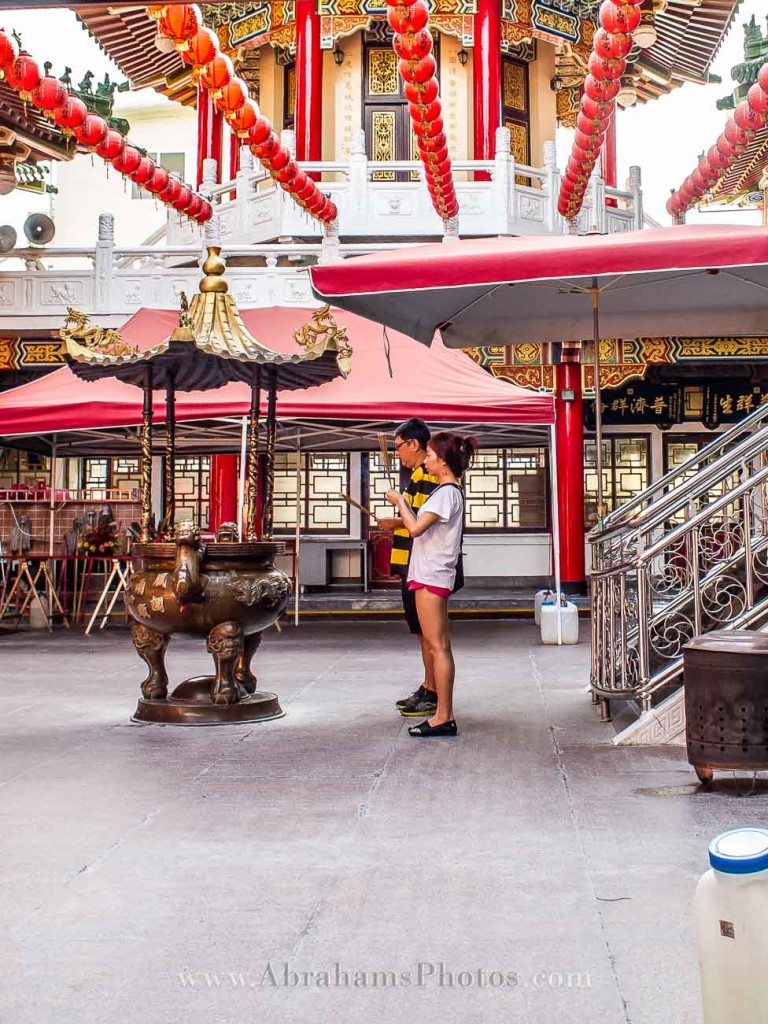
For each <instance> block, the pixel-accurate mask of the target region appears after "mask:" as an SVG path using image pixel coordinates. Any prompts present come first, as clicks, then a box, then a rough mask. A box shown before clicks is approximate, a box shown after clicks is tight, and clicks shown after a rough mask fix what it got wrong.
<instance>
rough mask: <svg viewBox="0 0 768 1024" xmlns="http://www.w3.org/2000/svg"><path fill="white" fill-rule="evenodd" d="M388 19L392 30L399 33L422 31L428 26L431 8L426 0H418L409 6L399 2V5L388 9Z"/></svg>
mask: <svg viewBox="0 0 768 1024" xmlns="http://www.w3.org/2000/svg"><path fill="white" fill-rule="evenodd" d="M387 21H388V22H389V27H390V28H391V29H392V31H393V32H395V33H397V34H398V35H404V34H405V33H406V32H420V31H421V30H422V29H423V28H426V27H427V22H428V21H429V8H428V7H427V5H426V4H425V3H424V0H416V2H415V3H413V4H411V5H410V6H409V7H406V6H405V5H404V4H398V5H397V7H390V8H389V10H388V11H387Z"/></svg>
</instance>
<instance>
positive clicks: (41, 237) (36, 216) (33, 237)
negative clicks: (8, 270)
mask: <svg viewBox="0 0 768 1024" xmlns="http://www.w3.org/2000/svg"><path fill="white" fill-rule="evenodd" d="M24 234H25V235H26V236H27V239H28V240H29V242H30V243H31V244H32V245H48V243H49V242H50V241H52V239H53V236H54V235H55V234H56V226H55V225H54V223H53V221H52V220H51V218H50V217H46V215H45V214H44V213H33V214H31V215H30V216H29V217H27V219H26V220H25V221H24Z"/></svg>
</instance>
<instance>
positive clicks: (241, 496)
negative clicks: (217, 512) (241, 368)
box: [237, 416, 248, 540]
mask: <svg viewBox="0 0 768 1024" xmlns="http://www.w3.org/2000/svg"><path fill="white" fill-rule="evenodd" d="M247 453H248V417H247V416H243V420H242V425H241V427H240V479H239V480H238V484H237V536H238V537H239V538H240V540H242V539H243V516H244V514H245V508H244V506H245V487H246V484H245V478H246V474H247V472H248V469H247V465H246V459H247V458H248V454H247Z"/></svg>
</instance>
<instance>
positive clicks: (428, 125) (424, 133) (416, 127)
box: [412, 117, 444, 139]
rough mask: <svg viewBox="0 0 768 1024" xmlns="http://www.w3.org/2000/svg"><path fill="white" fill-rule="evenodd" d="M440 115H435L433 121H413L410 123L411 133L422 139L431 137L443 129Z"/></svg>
mask: <svg viewBox="0 0 768 1024" xmlns="http://www.w3.org/2000/svg"><path fill="white" fill-rule="evenodd" d="M443 127H444V126H443V119H442V117H436V118H435V120H434V121H414V122H413V124H412V128H413V133H414V135H417V136H418V137H419V138H422V139H433V138H434V137H435V136H436V135H440V133H441V132H442V131H443Z"/></svg>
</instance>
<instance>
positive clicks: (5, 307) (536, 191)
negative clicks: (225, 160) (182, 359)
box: [0, 128, 643, 332]
mask: <svg viewBox="0 0 768 1024" xmlns="http://www.w3.org/2000/svg"><path fill="white" fill-rule="evenodd" d="M290 141H291V140H290V139H287V142H289V143H290ZM364 141H365V140H364V138H363V137H362V133H361V135H360V136H359V137H356V138H354V139H353V145H352V153H351V156H350V158H349V160H348V161H346V162H334V163H327V162H324V163H312V164H309V163H308V164H304V165H303V166H304V167H305V168H306V169H307V170H312V171H317V172H318V173H319V174H320V175H321V177H322V179H323V180H322V181H321V188H322V189H323V190H324V191H327V192H328V193H329V194H330V195H331V197H332V198H333V200H334V202H335V203H336V205H337V206H338V208H339V219H338V221H337V223H335V224H333V225H327V226H321V225H320V224H318V222H317V221H315V220H313V219H312V218H310V217H308V216H307V215H306V214H304V213H303V211H302V210H301V209H300V208H299V207H298V206H297V205H296V203H295V202H294V201H293V200H292V199H291V197H290V196H288V195H286V194H285V193H284V192H283V191H282V189H280V188H277V187H275V185H274V183H273V182H272V180H271V179H270V178H269V177H268V176H267V175H266V174H265V173H264V172H263V171H262V170H261V169H260V168H254V166H253V161H252V159H251V154H250V153H249V152H248V153H244V154H243V157H244V159H243V160H242V166H241V170H240V172H239V174H238V176H237V178H236V180H235V181H232V182H222V183H218V182H217V180H216V179H217V171H216V163H215V161H206V162H205V165H204V182H203V191H205V192H207V193H208V194H209V195H210V196H211V197H212V199H213V202H214V208H215V217H214V220H213V222H211V223H210V224H209V225H207V227H206V229H205V230H204V231H202V230H201V229H200V227H199V226H198V225H194V224H191V223H189V222H188V221H181V219H180V218H179V217H178V215H176V214H174V215H173V216H171V217H169V220H168V230H167V239H166V244H165V245H156V246H139V247H133V248H119V247H117V246H116V245H115V242H114V223H113V218H112V217H111V215H110V214H103V215H102V216H101V217H100V218H99V226H98V235H97V241H96V243H95V244H94V246H93V247H92V248H82V249H54V248H47V249H27V250H18V251H16V252H12V253H8V254H7V255H6V258H5V260H4V261H3V263H2V265H1V266H2V269H0V329H1V330H4V331H11V332H17V331H27V330H28V331H46V330H52V329H57V328H58V327H60V326H61V324H62V322H63V319H64V317H65V316H66V312H67V307H68V306H74V307H76V308H78V309H80V310H82V311H83V312H85V313H88V314H89V315H91V316H94V317H95V318H96V319H97V321H98V322H99V323H100V324H102V325H104V326H118V325H120V324H121V323H123V322H124V321H125V320H126V319H127V317H129V316H130V315H131V314H132V313H135V312H136V311H137V310H138V309H141V308H142V307H155V308H172V307H175V306H177V305H178V304H179V301H180V296H181V292H182V291H184V292H186V293H187V294H188V295H190V294H194V293H195V292H196V290H197V287H198V284H199V281H200V278H201V271H200V263H201V255H202V253H203V247H204V244H205V243H206V242H207V244H220V245H222V247H223V249H224V254H225V255H226V256H228V257H240V258H241V259H240V260H238V262H239V263H243V262H244V261H245V260H247V263H248V265H238V266H230V268H229V270H228V272H227V276H228V279H229V282H230V288H231V290H232V293H233V294H234V296H235V298H236V299H237V301H238V303H240V305H242V306H243V307H246V308H247V307H248V306H275V305H287V306H291V305H294V306H297V305H298V306H306V305H313V304H314V303H313V299H312V293H311V290H310V286H309V276H308V274H307V266H308V265H310V264H312V263H317V262H320V263H326V262H332V261H335V260H339V259H344V258H346V257H347V256H351V255H360V254H361V253H364V252H374V251H378V250H382V249H391V248H398V247H401V246H402V245H404V244H410V243H411V242H415V241H423V240H428V239H432V240H438V239H440V238H443V240H444V241H446V242H450V241H452V240H454V239H456V238H458V237H460V236H462V235H473V236H482V235H488V236H493V235H503V234H513V235H537V234H538V235H546V234H562V233H564V232H565V231H566V230H568V226H567V225H566V222H565V221H564V220H563V218H562V217H561V216H560V214H559V213H558V212H557V198H558V193H559V188H560V174H559V171H558V169H557V164H556V159H555V149H554V144H553V143H547V144H546V145H545V147H544V166H543V167H541V168H535V167H528V166H524V165H521V164H516V163H515V161H514V160H513V158H512V156H511V155H510V152H509V133H508V131H507V129H505V128H500V129H499V131H498V132H497V136H496V147H497V152H496V157H495V159H494V160H492V161H457V162H456V163H454V165H453V169H454V171H455V172H456V176H457V179H458V180H457V181H456V192H457V195H458V198H459V204H460V208H461V209H460V214H459V216H458V218H456V219H454V220H453V221H452V222H450V223H449V224H448V225H447V227H446V230H445V231H444V230H443V224H442V222H441V221H440V220H439V219H438V217H437V215H436V214H435V213H434V211H433V209H432V205H431V202H430V199H429V195H428V193H427V190H426V186H425V184H424V182H423V180H410V179H411V177H412V176H413V175H420V165H419V164H417V163H416V162H413V161H402V162H397V163H391V164H383V163H373V162H371V161H369V160H368V159H367V157H366V155H365V145H364ZM381 171H388V172H394V173H396V174H397V175H399V176H401V177H402V178H404V179H406V180H403V181H391V180H389V181H381V180H375V179H374V175H375V174H377V173H379V172H381ZM477 171H485V172H487V173H489V174H490V176H491V180H490V181H472V180H461V178H462V176H463V177H464V178H467V179H469V178H471V177H473V176H474V173H475V172H477ZM331 178H332V179H333V180H330V179H331ZM232 196H234V198H231V197H232ZM642 226H643V208H642V192H641V187H640V169H639V168H637V167H632V168H630V180H629V183H628V189H627V190H620V189H613V188H608V187H607V186H606V185H605V183H604V182H603V181H602V179H601V177H600V170H599V166H598V167H597V168H596V169H595V172H594V173H593V175H592V178H591V180H590V186H589V188H588V190H587V194H586V198H585V202H584V206H583V209H582V211H581V214H580V216H579V218H578V221H577V222H576V224H575V225H573V227H572V230H574V231H576V232H579V233H585V232H589V231H599V232H605V233H613V232H616V231H627V230H631V229H634V228H640V227H642ZM382 239H386V240H387V241H385V242H384V241H381V240H382ZM294 240H296V241H295V242H294ZM299 240H300V241H299ZM6 268H7V269H6Z"/></svg>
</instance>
